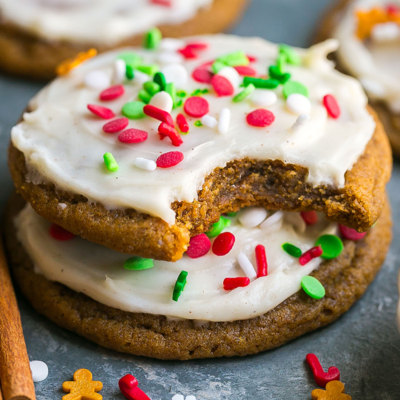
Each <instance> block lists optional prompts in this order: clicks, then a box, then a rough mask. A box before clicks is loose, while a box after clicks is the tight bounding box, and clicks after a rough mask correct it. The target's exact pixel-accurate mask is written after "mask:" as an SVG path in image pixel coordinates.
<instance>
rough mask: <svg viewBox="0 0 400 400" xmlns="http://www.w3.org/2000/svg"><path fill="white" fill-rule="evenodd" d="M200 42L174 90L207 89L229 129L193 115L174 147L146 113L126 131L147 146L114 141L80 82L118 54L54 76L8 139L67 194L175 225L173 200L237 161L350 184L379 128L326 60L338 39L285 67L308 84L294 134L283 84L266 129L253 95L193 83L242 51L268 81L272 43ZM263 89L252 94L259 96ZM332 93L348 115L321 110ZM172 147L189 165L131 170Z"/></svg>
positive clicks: (132, 95)
mask: <svg viewBox="0 0 400 400" xmlns="http://www.w3.org/2000/svg"><path fill="white" fill-rule="evenodd" d="M191 40H193V39H191ZM195 40H197V41H205V42H207V43H208V44H209V46H210V47H209V49H208V50H205V51H203V52H201V57H200V58H199V59H196V60H186V61H184V62H182V65H183V66H184V68H185V70H186V71H187V72H188V74H189V78H188V79H187V81H186V80H182V79H181V78H182V74H180V75H179V76H178V79H177V80H176V81H175V82H176V83H177V89H178V90H184V91H186V92H187V93H188V94H190V93H192V92H193V91H194V90H195V89H198V88H202V89H204V88H211V91H210V93H208V94H205V95H203V97H204V98H205V99H207V101H208V102H209V104H210V112H209V115H211V116H212V117H216V118H218V116H219V114H220V112H221V110H223V109H224V108H229V109H230V110H231V119H230V125H229V130H228V132H227V133H225V134H221V133H218V129H217V128H208V127H205V126H202V127H197V126H195V122H196V119H195V118H188V119H189V125H190V133H189V134H188V135H182V139H183V142H184V143H183V144H182V145H181V146H180V147H179V148H176V147H174V146H172V144H171V142H170V141H169V140H167V139H165V140H163V141H160V139H159V136H158V133H157V128H158V125H159V122H158V121H155V120H153V119H151V118H148V117H146V118H144V119H140V120H131V121H130V123H129V127H130V128H138V129H143V130H145V131H147V132H149V138H148V140H147V141H145V142H143V143H140V144H134V145H132V144H130V145H127V144H122V143H120V142H118V139H117V138H116V136H117V135H110V134H105V133H103V132H102V126H103V125H104V123H105V121H104V120H101V119H100V118H97V117H94V116H93V115H91V114H90V113H89V112H88V110H87V104H88V103H95V104H98V103H99V99H98V97H99V93H100V91H99V90H98V89H90V88H88V87H86V86H85V85H84V84H83V82H84V78H85V76H86V74H87V73H88V72H89V71H92V70H100V71H104V72H105V73H107V74H108V75H109V76H110V77H111V76H112V73H113V69H112V66H113V63H114V60H115V59H116V57H117V56H118V55H119V54H120V53H121V50H120V51H114V52H110V53H107V54H103V55H100V56H99V57H96V58H95V59H92V60H90V61H89V62H86V63H84V64H82V65H81V66H80V67H78V68H76V69H75V70H73V71H72V72H71V73H70V74H69V75H67V76H65V77H62V78H59V79H56V80H55V81H54V82H53V83H51V84H50V85H49V86H47V87H46V88H45V89H44V90H42V91H41V92H40V93H39V94H38V96H37V97H36V98H34V99H33V101H32V102H31V104H30V106H31V108H32V109H33V111H32V112H30V113H26V114H24V116H23V121H22V122H21V123H20V124H19V125H17V126H16V127H15V128H13V130H12V142H13V144H14V146H16V147H17V148H18V149H19V150H21V151H22V152H23V153H24V155H25V158H26V161H27V166H28V169H29V170H30V171H33V172H34V173H33V174H32V176H31V179H32V180H38V179H39V180H40V179H42V180H45V181H50V182H53V183H55V184H56V185H57V186H58V187H59V188H61V189H64V190H67V191H70V192H73V193H77V194H82V195H84V196H86V197H87V198H88V199H89V200H90V201H93V202H100V203H102V204H104V205H105V206H106V207H108V208H110V209H112V208H114V209H115V208H125V207H132V208H134V209H136V210H138V211H141V212H144V213H147V214H150V215H153V216H158V217H160V218H162V219H163V220H165V221H167V222H168V223H169V224H173V223H174V221H175V213H174V211H172V210H171V203H172V202H174V201H187V202H192V201H194V200H195V199H196V198H197V191H198V190H199V189H201V187H202V185H203V183H204V178H205V176H207V175H208V174H210V173H211V172H212V171H213V170H214V169H215V168H216V167H224V166H225V165H226V164H227V163H228V162H229V161H232V160H235V159H241V158H244V157H250V158H254V159H274V160H282V161H284V162H286V163H293V164H297V165H301V166H304V167H307V168H308V170H309V176H308V180H309V182H310V183H312V184H314V185H318V184H327V185H334V186H339V187H340V186H343V185H344V182H345V178H344V176H345V173H346V171H347V170H349V169H351V167H352V166H353V165H354V163H355V162H356V161H357V159H358V158H359V156H360V155H361V154H362V153H363V152H364V149H365V146H366V144H367V143H368V141H369V140H370V138H371V137H372V134H373V132H374V129H375V122H374V121H373V118H372V117H371V115H370V114H369V113H368V111H367V109H366V104H367V99H366V96H365V94H364V92H363V91H362V89H361V86H360V85H359V83H358V82H357V81H356V80H354V79H353V78H350V77H347V76H344V75H342V74H340V73H339V72H337V71H335V70H334V69H333V65H332V64H331V63H330V62H329V61H327V59H326V54H327V53H329V52H330V51H332V50H334V49H335V48H336V45H337V44H336V42H335V41H328V42H325V43H323V44H321V45H318V46H316V47H312V48H311V49H309V50H298V52H299V54H300V55H301V57H302V59H303V66H293V65H288V66H287V70H288V71H289V72H290V73H291V74H292V79H293V80H294V81H299V82H301V83H303V84H304V85H305V86H306V87H307V88H308V90H309V99H310V102H311V111H310V113H309V117H310V118H308V119H307V118H305V119H304V121H302V123H301V124H299V126H298V127H296V129H292V126H293V125H294V123H295V122H296V120H297V118H298V116H297V115H295V114H293V113H292V112H290V111H289V109H288V108H287V106H286V102H285V100H284V98H283V95H282V86H279V87H278V88H277V89H275V92H276V94H277V95H278V101H277V102H276V103H275V104H273V105H271V106H270V107H268V109H269V110H270V111H271V112H273V113H274V115H275V117H276V119H275V122H274V123H273V124H272V125H271V126H269V127H267V128H256V127H252V126H250V125H249V124H248V123H247V122H246V115H247V114H248V113H249V112H251V111H254V110H255V109H256V108H259V107H255V106H254V105H253V103H252V101H251V98H250V99H246V100H244V101H242V102H240V103H234V102H232V97H217V96H216V95H215V93H214V92H213V90H212V87H211V86H210V85H205V84H199V83H197V82H195V81H194V80H193V79H192V78H191V77H190V76H191V74H192V71H193V70H194V69H195V68H196V67H198V66H199V65H200V64H201V63H203V62H206V61H210V60H215V59H216V58H218V57H220V56H221V55H225V54H227V53H231V52H233V51H238V50H243V49H245V50H246V52H248V54H250V55H255V56H256V57H257V61H256V62H254V63H252V64H251V65H252V67H253V68H254V69H256V70H257V73H258V74H259V75H263V74H265V72H266V70H267V68H268V67H269V66H270V65H273V64H274V63H275V61H276V58H277V54H278V48H277V46H276V45H274V44H271V43H269V42H266V41H264V40H261V39H243V38H239V37H234V36H224V35H216V36H206V37H200V38H196V39H195ZM133 50H134V51H135V52H136V53H138V54H140V55H141V56H142V57H143V58H144V60H145V62H146V64H152V63H154V62H156V61H157V60H158V59H159V56H160V53H159V52H154V51H146V50H141V49H133ZM168 67H169V66H168ZM162 71H165V69H164V67H162ZM179 81H180V82H179ZM142 83H143V81H141V82H139V83H138V78H136V79H134V80H133V81H132V82H131V83H127V84H125V94H124V95H123V96H122V97H120V98H119V99H117V100H114V101H111V102H104V105H105V106H107V107H110V108H111V109H112V110H113V111H114V112H115V113H116V115H120V112H121V108H122V106H123V105H124V104H125V103H126V102H127V101H131V100H134V99H136V98H137V94H138V92H139V90H140V89H142ZM239 90H241V88H238V89H237V91H239ZM263 91H264V90H262V89H256V91H255V93H254V94H257V93H260V92H263ZM264 92H265V91H264ZM328 93H330V94H333V95H334V96H335V97H336V99H337V100H338V102H339V104H340V107H341V109H342V114H341V116H340V118H338V119H333V118H330V117H328V115H327V111H326V109H325V107H324V106H323V104H322V98H323V96H325V95H326V94H328ZM181 112H182V108H181V107H179V108H176V109H175V110H173V112H172V115H173V117H174V118H175V117H176V115H177V114H178V113H181ZM174 150H179V151H180V152H182V153H183V154H184V160H183V162H181V163H180V164H178V165H177V166H175V167H172V168H168V169H160V168H158V169H157V170H155V171H145V170H143V169H140V168H138V167H136V166H135V164H134V160H135V158H136V157H143V158H146V159H150V160H153V161H155V160H156V159H157V158H158V157H159V155H160V154H161V153H165V152H169V151H174ZM106 152H111V153H112V154H113V155H114V157H115V159H116V160H117V162H118V164H119V166H120V169H119V171H118V172H116V173H110V172H108V171H107V170H106V169H105V167H104V165H103V158H102V157H103V154H104V153H106ZM37 175H39V176H37Z"/></svg>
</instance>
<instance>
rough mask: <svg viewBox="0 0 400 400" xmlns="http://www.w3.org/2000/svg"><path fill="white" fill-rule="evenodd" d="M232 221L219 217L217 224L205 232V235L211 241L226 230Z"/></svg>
mask: <svg viewBox="0 0 400 400" xmlns="http://www.w3.org/2000/svg"><path fill="white" fill-rule="evenodd" d="M231 223H232V221H231V220H230V219H228V218H225V217H223V216H221V218H220V219H219V221H218V222H216V223H215V224H214V225H213V226H212V228H211V229H210V230H209V231H208V232H206V235H207V236H208V237H209V238H210V239H212V238H215V237H217V236H218V235H219V234H220V233H221V232H222V231H223V230H224V229H225V228H228V226H230V224H231Z"/></svg>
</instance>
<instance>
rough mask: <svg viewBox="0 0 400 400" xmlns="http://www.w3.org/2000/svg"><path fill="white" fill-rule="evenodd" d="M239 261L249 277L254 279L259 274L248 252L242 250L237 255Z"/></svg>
mask: <svg viewBox="0 0 400 400" xmlns="http://www.w3.org/2000/svg"><path fill="white" fill-rule="evenodd" d="M237 262H238V263H239V265H240V268H242V270H243V272H244V273H245V274H246V276H247V277H248V278H250V279H254V278H255V277H256V276H257V274H256V271H255V269H254V266H253V264H252V263H251V261H250V260H249V258H248V257H247V256H246V254H244V253H242V252H240V253H239V254H238V256H237Z"/></svg>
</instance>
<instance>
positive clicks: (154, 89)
mask: <svg viewBox="0 0 400 400" xmlns="http://www.w3.org/2000/svg"><path fill="white" fill-rule="evenodd" d="M143 88H144V90H145V91H146V92H147V93H148V94H149V95H150V96H154V95H155V94H156V93H158V92H159V91H161V88H160V85H159V84H158V83H156V82H152V81H147V82H145V83H144V84H143Z"/></svg>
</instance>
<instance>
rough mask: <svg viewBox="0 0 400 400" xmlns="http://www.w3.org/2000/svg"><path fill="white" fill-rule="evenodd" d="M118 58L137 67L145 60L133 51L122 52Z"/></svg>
mask: <svg viewBox="0 0 400 400" xmlns="http://www.w3.org/2000/svg"><path fill="white" fill-rule="evenodd" d="M117 59H119V60H124V61H125V64H126V65H130V66H131V67H132V68H136V67H137V66H138V65H140V64H141V63H142V61H143V60H142V57H140V56H139V55H137V54H136V53H132V52H126V53H122V54H120V55H119V56H118V57H117Z"/></svg>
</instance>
